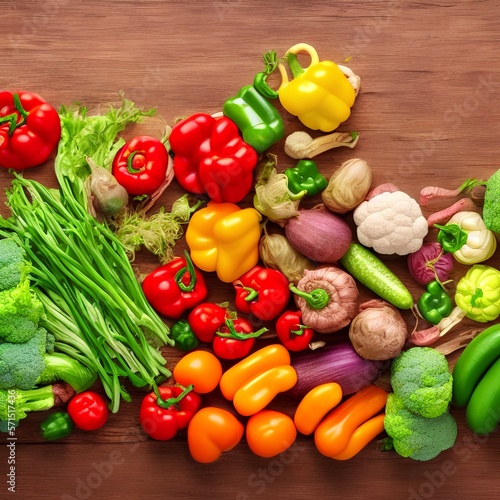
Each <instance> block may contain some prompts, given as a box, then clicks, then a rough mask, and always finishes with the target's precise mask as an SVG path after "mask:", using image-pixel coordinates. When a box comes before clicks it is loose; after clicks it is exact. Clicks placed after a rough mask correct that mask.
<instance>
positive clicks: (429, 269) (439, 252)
mask: <svg viewBox="0 0 500 500" xmlns="http://www.w3.org/2000/svg"><path fill="white" fill-rule="evenodd" d="M453 264H454V260H453V255H452V254H451V253H444V252H443V249H442V247H441V245H440V244H439V243H437V242H435V241H430V242H427V243H424V244H423V245H422V246H421V247H420V249H419V250H417V251H416V252H413V253H411V254H409V255H408V270H409V271H410V274H411V275H412V277H413V279H414V280H415V281H416V282H417V283H419V284H420V285H427V284H428V283H430V282H431V281H434V280H435V279H436V277H437V279H438V280H439V281H441V282H443V281H446V280H447V279H448V273H450V272H451V270H452V269H453Z"/></svg>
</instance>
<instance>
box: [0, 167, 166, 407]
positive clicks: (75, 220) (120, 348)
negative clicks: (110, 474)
mask: <svg viewBox="0 0 500 500" xmlns="http://www.w3.org/2000/svg"><path fill="white" fill-rule="evenodd" d="M69 185H70V184H69V183H68V184H66V185H64V184H63V185H61V187H60V189H59V190H54V189H49V188H47V187H45V186H43V185H42V184H40V183H38V182H37V181H34V180H29V179H25V178H24V177H23V176H22V175H21V174H19V173H16V172H14V179H13V181H12V186H11V188H10V189H8V190H7V204H8V206H9V207H10V210H11V216H10V217H9V218H0V235H1V236H3V237H9V238H13V239H15V241H16V242H17V243H18V244H19V245H20V246H21V247H22V248H24V250H25V252H26V256H27V259H28V260H30V261H31V263H32V270H31V279H32V281H33V285H34V287H35V288H36V289H37V293H38V295H39V297H40V299H41V300H42V302H43V303H44V306H45V310H46V313H47V321H48V325H47V326H48V327H49V329H50V331H51V332H52V333H53V334H54V336H55V339H56V346H57V348H58V349H59V350H61V351H65V352H66V353H67V354H72V355H74V357H76V358H78V359H79V361H80V362H82V363H84V364H86V365H87V366H89V367H91V368H93V369H94V370H95V371H96V372H97V373H98V375H99V377H100V379H101V381H102V384H103V387H104V389H105V391H106V394H107V395H108V397H109V398H110V401H111V403H110V406H111V409H112V411H113V412H116V411H118V409H119V404H120V400H121V399H124V400H125V401H129V400H130V396H129V394H128V392H127V390H126V388H125V387H124V386H123V385H122V382H121V378H122V377H126V378H128V379H129V380H130V382H131V383H132V384H133V385H134V386H138V387H145V386H154V385H155V384H156V383H158V382H159V381H160V380H164V379H165V378H168V377H170V376H171V372H170V371H169V370H168V369H167V367H166V366H165V359H164V357H163V355H162V354H161V351H160V348H161V347H163V346H165V345H173V343H174V342H173V340H171V338H170V336H169V333H170V332H169V328H168V326H167V325H166V324H165V323H164V322H163V321H162V319H161V318H160V317H159V316H158V314H157V313H156V312H155V311H154V310H153V309H152V307H151V305H150V304H149V303H148V301H147V300H146V298H145V296H144V293H143V291H142V287H141V285H140V283H139V281H138V280H137V278H136V276H135V273H134V270H133V268H132V266H131V264H130V261H129V259H128V257H127V255H126V253H125V250H124V248H123V246H122V245H121V243H120V241H119V240H118V239H117V238H116V236H115V234H114V233H113V231H112V230H111V229H110V228H109V227H108V226H107V225H105V224H103V223H100V222H98V221H96V219H94V218H93V217H92V216H91V215H90V214H89V213H88V211H87V210H86V207H85V206H84V204H82V203H81V201H82V200H78V199H76V198H75V197H74V196H73V194H72V189H69V188H68V186H69ZM72 188H74V186H72Z"/></svg>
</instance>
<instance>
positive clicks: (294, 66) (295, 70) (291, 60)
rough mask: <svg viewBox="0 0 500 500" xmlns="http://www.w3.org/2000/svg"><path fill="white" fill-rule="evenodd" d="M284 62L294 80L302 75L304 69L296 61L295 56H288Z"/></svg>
mask: <svg viewBox="0 0 500 500" xmlns="http://www.w3.org/2000/svg"><path fill="white" fill-rule="evenodd" d="M286 60H287V62H288V65H289V66H290V71H291V72H292V75H293V77H294V78H297V77H298V76H300V75H302V74H303V73H304V71H305V69H304V68H303V67H302V66H301V65H300V63H299V60H298V59H297V56H296V55H295V54H292V53H290V54H288V55H287V57H286Z"/></svg>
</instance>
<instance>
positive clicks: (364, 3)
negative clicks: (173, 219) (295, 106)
mask: <svg viewBox="0 0 500 500" xmlns="http://www.w3.org/2000/svg"><path fill="white" fill-rule="evenodd" d="M1 7H2V8H1V10H0V27H1V29H0V33H1V34H0V43H1V54H2V57H1V62H0V88H2V89H26V90H33V91H36V92H38V93H40V94H41V95H42V96H43V97H44V98H45V99H46V100H48V101H49V102H51V103H52V104H53V105H55V106H59V105H61V104H71V103H73V102H75V101H77V102H80V103H82V104H84V105H86V106H87V107H89V108H90V109H93V108H96V107H99V106H102V105H105V104H106V103H108V102H114V101H117V100H118V92H119V91H120V90H122V91H124V93H125V95H126V96H127V97H128V98H130V99H132V100H134V101H135V102H136V103H137V104H138V105H140V106H143V107H151V106H156V107H157V108H158V115H159V116H161V117H163V119H164V121H166V122H167V123H170V124H172V123H173V122H174V121H175V120H176V119H177V118H178V117H182V116H187V115H189V114H191V113H194V112H198V111H203V112H208V113H213V112H217V111H219V110H220V108H221V106H222V103H223V102H224V100H225V99H226V98H228V97H230V96H231V95H233V94H234V93H236V91H237V90H238V89H239V88H240V87H241V86H243V85H246V84H248V83H250V82H251V79H252V78H253V75H254V74H255V73H256V72H257V71H259V70H260V69H261V55H262V54H263V53H264V52H266V51H267V50H269V49H275V50H277V51H278V52H279V53H283V52H284V51H285V50H286V49H288V48H289V47H290V46H292V45H293V44H295V43H297V42H307V43H310V44H312V45H313V46H315V47H316V49H317V50H318V53H319V55H320V57H321V58H323V59H331V60H334V61H336V62H339V63H340V62H343V61H344V60H346V59H347V58H351V59H350V62H349V66H350V67H351V68H352V69H353V70H354V71H355V72H356V73H357V74H358V75H360V76H361V79H362V87H361V93H360V95H359V98H358V100H357V101H356V105H355V107H354V109H353V113H352V116H351V118H350V119H349V121H348V123H347V124H345V125H343V126H342V130H357V131H359V132H360V134H361V139H360V141H359V143H358V145H357V146H356V149H355V151H351V150H347V149H345V150H336V151H335V152H332V153H326V154H324V155H321V156H319V157H317V160H318V165H319V166H320V168H321V170H322V172H323V173H324V174H325V175H327V176H329V175H331V173H332V172H333V171H334V170H335V169H336V168H337V167H338V166H340V164H341V163H342V162H343V161H345V160H346V159H349V158H352V157H354V156H357V157H360V158H363V159H365V160H366V161H367V162H368V163H369V164H370V166H371V167H372V169H373V172H374V180H373V183H374V185H376V184H380V183H383V182H394V183H396V184H397V185H398V186H399V187H400V189H402V190H403V191H406V192H407V193H408V194H410V195H411V196H413V197H416V198H417V197H418V194H419V191H420V189H422V188H423V187H425V186H427V185H442V186H445V187H456V186H458V185H459V184H461V182H462V181H463V180H464V179H466V178H469V177H474V176H475V177H481V178H488V177H489V176H490V175H491V174H492V173H493V172H494V171H495V170H496V169H497V168H498V139H499V136H500V100H499V99H498V94H499V90H500V65H499V64H498V54H499V53H500V38H499V36H498V16H499V15H500V5H499V4H498V2H496V1H495V0H486V1H478V0H476V1H475V2H472V1H470V0H462V1H460V2H455V1H411V2H403V1H401V0H393V1H388V2H379V1H376V0H372V1H369V0H361V1H358V2H351V3H345V2H343V3H341V2H323V1H317V0H311V1H309V2H307V3H304V2H299V1H295V0H288V1H287V2H285V3H282V2H278V1H264V0H256V1H248V0H222V1H213V2H203V1H201V0H191V1H189V2H183V1H179V0H177V1H169V2H162V1H160V0H134V1H106V2H99V1H97V0H88V1H85V2H83V1H76V0H75V1H70V0H46V1H41V0H39V1H34V0H27V1H24V2H18V1H9V0H7V1H6V0H4V1H3V2H2V6H1ZM283 116H284V119H285V126H286V130H287V133H290V132H292V131H295V130H299V129H300V126H299V125H300V124H298V123H297V121H296V120H295V119H294V118H293V117H290V116H288V115H286V114H285V113H284V115H283ZM163 124H164V123H163V121H162V120H159V119H155V120H152V121H149V122H148V123H145V124H143V125H140V126H137V127H134V128H131V129H129V130H128V131H127V132H126V134H125V135H127V134H130V135H132V134H134V133H135V132H137V131H138V130H140V131H141V132H147V133H152V134H160V133H161V131H162V127H163ZM282 146H283V145H282V144H278V145H276V146H275V147H274V148H273V150H272V151H273V152H275V153H276V154H278V160H279V167H280V168H283V169H284V168H286V167H287V166H292V165H293V161H292V160H290V159H288V158H287V157H286V155H284V154H283V150H282ZM26 175H27V176H29V177H33V178H35V179H38V180H40V181H42V182H44V183H45V184H47V185H50V186H55V185H56V183H55V178H54V175H53V170H52V168H51V163H50V162H49V163H48V164H47V165H44V166H41V167H38V168H35V169H32V170H30V171H28V172H26ZM10 181H11V176H10V174H9V173H7V172H6V171H0V186H1V187H2V190H1V193H0V203H1V208H0V211H1V214H2V215H4V216H6V215H8V208H7V207H5V206H4V202H5V194H4V188H7V187H8V186H9V184H10ZM181 193H182V191H181V190H180V188H179V187H178V186H177V185H176V184H175V183H174V184H173V185H172V186H171V187H170V188H169V189H168V190H167V192H166V193H165V194H164V196H163V197H162V199H161V200H160V203H159V204H162V205H165V207H166V208H169V207H170V205H171V203H172V202H173V200H175V199H177V198H178V197H179V196H180V194H181ZM313 201H314V200H311V201H310V203H313ZM316 201H317V200H316ZM245 203H250V200H246V202H245ZM435 208H440V206H439V205H437V204H436V205H435ZM428 213H429V212H428V211H427V212H425V215H428ZM183 245H184V243H183V242H180V244H179V249H181V248H182V247H183ZM387 261H388V262H389V263H390V264H391V266H393V268H394V269H395V270H397V271H398V272H399V273H400V275H401V276H402V279H403V280H404V281H405V282H407V283H408V284H409V286H411V291H412V293H413V295H414V297H415V298H417V297H418V296H419V294H420V293H421V291H422V290H421V289H419V288H418V287H417V286H416V285H414V284H413V285H410V284H411V280H410V279H409V274H408V271H407V268H406V264H405V261H404V259H402V258H393V257H390V258H388V259H387ZM138 262H139V265H140V267H141V270H143V271H144V272H148V271H150V270H152V269H153V268H154V267H155V265H156V262H155V260H154V258H152V257H151V256H149V255H145V254H141V255H140V258H139V260H138ZM491 264H492V265H500V261H499V258H498V257H495V258H493V259H492V260H491ZM463 272H464V269H463V268H461V267H460V266H457V267H456V269H455V271H454V275H453V277H454V278H458V277H460V276H461V275H463ZM207 279H208V280H209V283H210V299H211V300H212V299H213V300H214V301H220V300H223V299H228V298H229V299H231V297H232V293H231V286H229V285H224V284H221V283H218V282H217V281H216V280H215V279H214V278H213V276H207ZM362 294H363V296H364V297H371V295H370V294H369V293H368V292H367V291H366V290H362ZM405 319H406V320H407V321H408V324H409V325H410V327H412V326H413V324H414V320H413V317H412V316H411V314H409V313H408V314H406V315H405ZM469 326H471V324H470V323H467V322H464V325H463V326H462V327H460V328H467V327H469ZM460 328H457V329H456V330H455V331H454V332H455V333H453V334H457V333H459V332H460V331H461V330H460ZM450 335H452V333H450ZM165 355H166V357H167V360H168V363H169V366H171V367H173V366H174V365H175V363H176V361H177V359H178V357H179V354H178V353H177V352H176V351H175V350H174V349H169V350H166V351H165ZM140 399H141V395H140V394H139V393H134V400H133V402H132V403H130V404H123V405H122V408H121V409H120V411H119V413H117V414H115V415H112V416H111V417H110V419H109V422H108V424H107V425H106V426H105V427H104V428H102V429H101V430H100V431H98V432H94V433H84V432H78V431H76V432H74V433H73V434H72V435H71V436H69V437H68V438H67V439H65V440H64V441H61V442H60V443H44V442H42V439H41V437H40V435H39V423H40V422H41V421H42V420H43V418H44V415H42V414H32V415H30V416H29V417H28V418H27V419H26V420H25V421H23V423H22V425H21V426H20V427H19V428H18V430H17V432H16V436H17V438H18V440H17V442H16V456H15V458H16V493H17V495H18V496H17V498H23V499H32V498H47V499H66V500H67V499H74V498H78V499H84V498H91V499H97V498H106V499H110V500H111V499H118V498H127V499H139V498H144V499H154V498H185V499H191V498H192V499H200V498H214V499H215V498H216V499H267V498H273V499H283V498H318V499H319V498H321V499H323V498H352V499H358V498H367V497H369V498H374V499H406V498H408V499H421V498H435V499H438V498H439V499H442V498H470V497H472V496H474V498H478V499H491V498H498V497H500V485H499V483H498V481H497V480H496V472H497V470H498V468H499V467H500V453H499V452H500V437H499V435H498V432H497V431H495V432H493V433H492V434H491V435H490V436H488V437H485V438H479V437H477V436H474V435H472V434H471V433H470V432H469V431H468V430H467V428H466V426H465V424H464V418H463V412H461V411H460V410H458V411H454V415H455V416H456V417H457V420H458V422H459V427H460V430H459V437H458V440H457V443H456V445H455V447H454V448H453V449H451V450H449V451H447V452H445V453H442V454H441V455H440V456H439V457H438V458H437V459H435V460H433V461H431V462H427V463H419V462H415V461H411V460H404V459H401V458H399V457H398V456H396V455H395V454H393V453H381V452H379V451H378V450H377V449H376V446H375V443H372V444H371V445H370V446H368V447H367V448H366V449H365V450H363V451H362V452H361V453H360V454H359V455H358V456H357V457H356V458H354V459H352V460H350V461H346V462H336V461H332V460H329V459H326V458H324V457H322V456H321V455H320V454H319V453H318V452H317V451H316V450H315V448H314V444H313V442H312V440H311V439H308V438H300V439H299V440H298V441H297V443H296V445H294V447H293V448H292V449H291V450H289V451H288V452H287V453H285V454H283V455H282V456H280V457H276V458H275V459H271V460H264V459H260V458H258V457H256V456H254V455H253V454H252V453H251V452H250V451H249V449H248V448H247V446H246V444H245V443H241V444H240V445H239V446H238V447H237V448H236V449H235V450H233V451H232V452H230V453H228V454H226V455H225V456H223V457H222V458H221V459H220V460H219V461H217V462H216V463H214V464H211V465H200V464H197V463H195V462H194V461H193V460H192V459H191V458H190V456H189V452H188V450H187V445H186V442H185V439H184V438H182V437H180V438H179V439H177V440H175V441H174V442H169V443H158V442H153V441H151V440H148V439H146V437H145V436H144V434H143V433H142V432H141V431H140V428H139V424H138V418H137V413H138V406H139V403H140ZM206 402H207V403H213V404H219V405H225V404H226V405H227V403H224V401H222V399H221V398H220V397H219V396H218V395H217V394H214V395H211V396H210V397H208V398H207V400H206ZM274 404H275V406H276V407H277V408H280V409H282V410H283V411H285V412H288V413H289V414H293V409H294V403H293V402H292V401H290V400H288V399H287V398H285V397H283V398H279V399H278V400H277V401H276V402H275V403H274ZM2 442H4V438H2ZM0 449H1V453H0V473H1V475H2V477H3V478H4V479H5V475H6V473H7V471H8V465H7V459H8V453H9V450H8V448H7V447H6V446H2V447H1V448H0ZM4 493H5V495H4ZM6 493H8V492H7V486H6V483H5V480H3V481H2V484H1V485H0V497H2V498H4V497H7V495H6Z"/></svg>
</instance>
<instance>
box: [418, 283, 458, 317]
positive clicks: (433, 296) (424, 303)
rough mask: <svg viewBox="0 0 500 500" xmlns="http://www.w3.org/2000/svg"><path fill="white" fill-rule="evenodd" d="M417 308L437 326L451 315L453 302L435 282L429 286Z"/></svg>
mask: <svg viewBox="0 0 500 500" xmlns="http://www.w3.org/2000/svg"><path fill="white" fill-rule="evenodd" d="M417 307H418V310H419V312H420V314H421V315H422V317H423V318H424V319H426V320H427V321H428V322H429V323H431V324H433V325H437V324H438V323H439V322H440V321H441V320H442V319H443V318H446V317H447V316H449V315H450V314H451V311H452V310H453V302H452V300H451V298H450V296H449V295H448V294H447V293H446V292H445V291H444V290H443V287H442V286H441V284H440V283H439V282H438V281H436V280H434V281H431V282H430V283H429V284H428V285H427V292H425V293H423V294H422V296H421V297H420V299H419V300H418V303H417Z"/></svg>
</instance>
